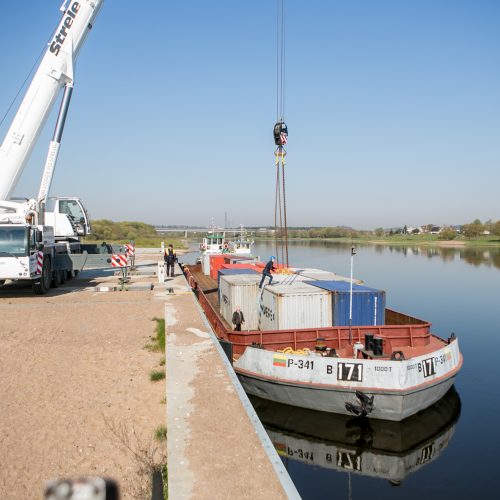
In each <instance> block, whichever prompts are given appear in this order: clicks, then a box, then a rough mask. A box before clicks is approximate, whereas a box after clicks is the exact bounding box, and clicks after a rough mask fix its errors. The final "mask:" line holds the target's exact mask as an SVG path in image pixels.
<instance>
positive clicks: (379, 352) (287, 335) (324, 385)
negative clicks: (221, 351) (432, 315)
mask: <svg viewBox="0 0 500 500" xmlns="http://www.w3.org/2000/svg"><path fill="white" fill-rule="evenodd" d="M221 258H224V259H226V258H227V259H228V260H230V256H227V257H224V256H222V257H216V258H214V259H212V258H211V261H210V273H211V275H212V278H210V277H209V276H206V273H205V274H204V273H203V272H202V269H201V267H200V266H186V267H184V271H185V274H186V277H187V279H188V281H189V283H190V285H191V286H192V288H193V289H194V291H195V293H196V296H197V297H198V300H199V302H200V304H201V306H202V308H203V309H204V312H205V314H206V316H207V318H208V320H209V321H210V323H211V325H212V328H213V330H214V331H215V333H216V334H217V336H218V337H219V339H221V340H222V341H224V342H225V344H226V346H227V347H228V349H229V351H230V352H229V357H230V359H231V361H233V367H234V370H235V372H236V373H237V375H238V377H239V379H240V381H241V383H242V385H243V387H244V389H245V391H246V392H247V393H248V394H252V395H254V396H259V397H262V398H264V399H270V400H272V401H275V402H278V403H283V404H289V405H293V406H298V407H302V408H309V409H314V410H319V411H324V412H332V413H340V414H346V415H352V414H355V415H362V416H369V417H370V418H376V419H384V420H393V421H401V420H403V419H405V418H408V417H409V416H411V415H413V414H415V413H417V412H419V411H421V410H422V409H424V408H427V407H429V406H431V405H432V404H433V403H435V402H436V401H439V400H440V399H441V398H442V397H443V396H444V395H445V394H446V393H447V392H448V390H449V389H450V387H452V385H453V382H454V379H455V376H456V374H457V373H458V371H459V370H460V368H461V365H462V355H461V353H460V350H459V347H458V341H457V340H456V338H455V337H454V336H453V335H452V336H451V337H450V338H449V339H442V338H440V337H437V336H436V335H434V334H432V333H431V330H430V328H431V324H430V323H428V322H426V321H423V320H420V319H417V318H414V317H411V316H409V315H406V314H403V313H399V312H396V311H392V310H390V309H387V308H385V298H384V301H383V302H382V301H378V302H377V298H378V296H379V293H378V292H379V291H377V290H374V289H369V288H368V287H361V286H360V285H355V286H356V293H358V292H359V297H360V304H363V303H368V304H369V306H370V307H372V306H371V304H372V303H373V304H375V306H374V307H375V311H376V312H377V311H378V313H377V314H376V318H377V321H376V322H374V323H373V324H367V323H359V324H357V325H356V326H352V328H351V327H348V326H345V323H344V324H342V323H338V324H337V326H327V325H332V318H333V317H334V313H333V312H332V309H331V308H332V305H331V304H332V303H333V299H332V295H331V294H330V291H331V290H332V289H334V290H336V292H335V293H337V292H338V293H337V295H335V296H336V297H341V299H342V298H343V299H344V302H343V304H342V303H341V300H340V299H339V301H338V302H337V303H336V304H337V305H338V306H339V307H338V310H342V307H344V309H343V310H344V311H345V303H346V300H345V297H346V294H345V282H344V283H341V282H339V281H335V280H333V281H328V280H322V279H316V280H314V279H312V280H311V281H308V282H307V283H304V282H300V278H303V276H298V277H297V275H288V276H285V277H284V281H282V284H280V285H278V286H271V287H268V288H265V289H264V290H263V291H262V292H261V291H260V290H259V289H258V286H257V285H258V283H259V281H260V277H259V276H258V274H253V275H252V274H249V275H247V276H246V277H245V279H243V278H242V276H240V277H238V276H220V283H221V288H220V289H221V290H222V289H223V288H222V287H223V285H224V283H226V284H229V285H232V286H233V288H234V287H240V288H243V287H245V294H246V296H247V297H248V296H249V297H250V298H249V299H248V298H247V309H245V314H246V315H247V316H249V315H250V314H249V313H252V312H255V311H250V309H252V310H256V311H257V312H258V313H259V315H260V316H266V313H267V316H270V318H271V320H272V321H274V320H275V317H276V316H277V315H278V313H279V315H280V317H281V319H282V320H283V321H282V322H280V323H277V322H274V323H272V324H276V325H279V324H282V323H286V324H287V325H288V324H289V323H290V321H289V320H290V318H291V319H292V320H291V322H292V323H293V320H294V318H295V317H299V316H300V317H302V316H307V314H306V313H309V309H311V308H310V307H309V308H308V309H307V311H306V307H305V306H304V308H303V309H301V302H300V301H297V300H296V298H297V297H298V298H299V299H302V298H304V304H305V303H306V295H307V299H308V300H309V299H311V300H310V302H309V304H311V303H313V304H315V307H316V309H317V310H318V311H320V313H321V314H319V315H317V317H316V318H313V319H312V320H311V324H310V325H309V324H306V322H304V321H302V319H300V318H299V319H297V320H296V322H297V324H298V323H300V324H301V325H302V326H298V327H297V326H288V327H287V328H286V329H273V330H271V329H261V330H251V331H245V332H239V331H233V330H232V328H231V326H230V325H229V324H228V322H227V321H231V320H230V319H229V318H230V315H229V316H228V314H225V315H223V314H221V306H222V305H224V308H225V309H227V311H226V313H227V312H228V311H229V312H230V313H231V314H232V311H233V310H234V308H235V306H236V305H241V300H242V296H243V295H242V293H239V292H238V293H234V294H232V293H231V292H228V293H224V294H222V297H223V299H224V302H222V299H221V303H220V304H219V293H218V291H219V287H218V282H217V280H215V277H216V271H217V268H216V267H214V266H215V264H216V263H217V262H218V263H219V264H220V263H221ZM217 265H218V264H217ZM238 265H239V266H241V264H238ZM258 265H259V264H258V263H257V264H256V265H255V266H253V265H252V266H250V267H257V266H258ZM239 271H241V269H239ZM253 271H254V273H255V269H254V270H253ZM317 271H319V270H317ZM248 272H250V271H248ZM322 273H325V272H324V271H322ZM241 280H243V282H241ZM240 282H241V283H240ZM339 283H340V284H339ZM342 289H343V290H344V293H343V294H342V293H341V292H340V290H342ZM363 294H365V295H366V296H364V295H363ZM231 295H233V296H234V297H237V298H235V299H234V302H235V303H234V304H233V303H232V302H231ZM362 296H363V297H362ZM361 297H362V299H361ZM384 297H385V295H384ZM366 298H367V299H368V300H365V299H366ZM266 301H267V302H266ZM273 301H274V302H273ZM363 301H364V302H363ZM266 304H269V305H266ZM273 304H274V306H273ZM377 304H378V305H377ZM273 307H274V309H273ZM280 310H281V312H279V311H280ZM336 310H337V309H336ZM297 311H299V314H297ZM302 311H303V312H304V313H303V314H302ZM260 316H259V324H260V320H261V317H260ZM319 316H321V318H320V319H319V320H318V321H317V322H316V324H312V323H314V321H315V320H317V319H318V318H319ZM304 325H305V326H304ZM277 328H280V327H279V326H278V327H277ZM370 342H371V344H370ZM376 348H377V349H376Z"/></svg>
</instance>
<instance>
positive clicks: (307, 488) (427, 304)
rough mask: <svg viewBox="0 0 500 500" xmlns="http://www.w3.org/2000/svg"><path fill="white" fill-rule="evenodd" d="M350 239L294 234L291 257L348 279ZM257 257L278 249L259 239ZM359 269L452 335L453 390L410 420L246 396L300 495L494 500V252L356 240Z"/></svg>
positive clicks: (497, 319)
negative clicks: (359, 416)
mask: <svg viewBox="0 0 500 500" xmlns="http://www.w3.org/2000/svg"><path fill="white" fill-rule="evenodd" d="M350 249H351V247H350V245H348V244H339V243H327V242H294V243H292V244H291V245H290V250H289V262H290V265H292V266H296V267H316V268H321V269H325V270H328V271H334V272H336V273H339V274H343V275H344V276H349V273H350ZM254 252H255V254H257V255H260V256H261V257H262V259H264V260H265V259H267V258H268V257H269V256H270V255H273V254H274V253H275V252H274V251H273V249H272V246H271V245H269V244H267V243H256V244H255V250H254ZM354 276H355V277H356V278H359V279H362V280H363V281H364V282H365V284H366V285H368V286H372V287H375V288H380V289H382V290H385V291H386V294H387V307H389V308H391V309H395V310H396V311H401V312H406V313H408V314H410V315H412V316H415V317H417V318H421V319H425V320H428V321H430V322H432V324H433V333H436V334H438V335H440V336H442V337H448V336H449V335H450V334H451V333H452V332H454V333H455V334H456V335H457V337H458V340H459V342H460V348H461V350H462V353H463V355H464V365H463V368H462V370H461V372H460V373H459V375H458V378H457V381H456V384H455V388H456V392H455V391H454V392H452V393H450V394H448V396H447V397H446V398H444V400H442V401H441V402H440V403H438V404H437V405H436V407H433V408H430V409H429V410H428V411H427V412H423V413H421V414H419V415H417V416H415V417H412V418H410V419H408V420H407V421H406V422H403V423H400V424H395V423H391V422H382V421H379V422H373V423H371V422H369V423H368V424H366V423H363V422H359V421H357V420H356V419H349V418H344V417H339V416H336V415H328V414H322V413H316V412H309V411H304V410H296V409H294V408H292V407H287V406H282V405H275V404H270V403H268V402H266V401H262V400H253V402H254V406H255V407H256V410H257V413H258V414H259V416H260V418H261V420H262V422H263V424H264V426H265V428H266V430H267V431H268V433H269V435H270V437H271V440H272V441H273V443H274V445H275V447H276V449H277V450H278V453H279V454H280V456H281V458H282V460H283V463H284V464H285V466H286V468H287V470H288V472H289V474H290V476H291V478H292V480H293V481H294V483H295V485H296V487H297V489H298V490H299V493H300V494H301V496H302V497H303V498H304V499H316V498H318V499H320V498H321V499H324V498H342V499H343V498H345V499H351V498H352V499H366V498H375V499H385V498H387V499H393V498H394V499H396V498H398V499H399V498H401V499H403V498H404V499H405V500H409V499H419V500H422V499H425V500H430V499H434V498H439V499H443V498H446V499H448V498H450V499H458V498H469V499H470V498H477V499H479V498H499V496H498V495H500V493H499V492H500V463H499V461H498V459H497V457H498V455H497V449H498V448H499V445H500V388H499V386H500V250H499V249H487V248H474V249H464V248H428V247H401V246H398V247H391V246H374V245H362V246H358V247H356V255H355V257H354Z"/></svg>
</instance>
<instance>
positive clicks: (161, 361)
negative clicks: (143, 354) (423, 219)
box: [160, 356, 166, 366]
mask: <svg viewBox="0 0 500 500" xmlns="http://www.w3.org/2000/svg"><path fill="white" fill-rule="evenodd" d="M165 362H166V361H165V356H163V358H161V359H160V366H165Z"/></svg>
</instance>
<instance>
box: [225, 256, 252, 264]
mask: <svg viewBox="0 0 500 500" xmlns="http://www.w3.org/2000/svg"><path fill="white" fill-rule="evenodd" d="M254 260H255V259H254V257H244V256H242V255H237V256H236V255H227V256H225V257H224V264H237V263H239V262H241V263H243V262H246V261H251V262H253V261H254Z"/></svg>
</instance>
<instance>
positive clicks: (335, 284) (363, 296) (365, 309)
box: [306, 281, 385, 326]
mask: <svg viewBox="0 0 500 500" xmlns="http://www.w3.org/2000/svg"><path fill="white" fill-rule="evenodd" d="M306 283H308V284H309V285H313V286H317V287H318V288H323V289H324V290H329V291H330V292H332V319H333V326H349V302H350V301H349V295H350V286H351V285H350V283H348V282H346V281H306ZM384 322H385V292H384V291H383V290H377V289H376V288H370V287H368V286H364V285H356V284H353V285H352V325H353V326H374V325H383V324H384Z"/></svg>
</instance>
